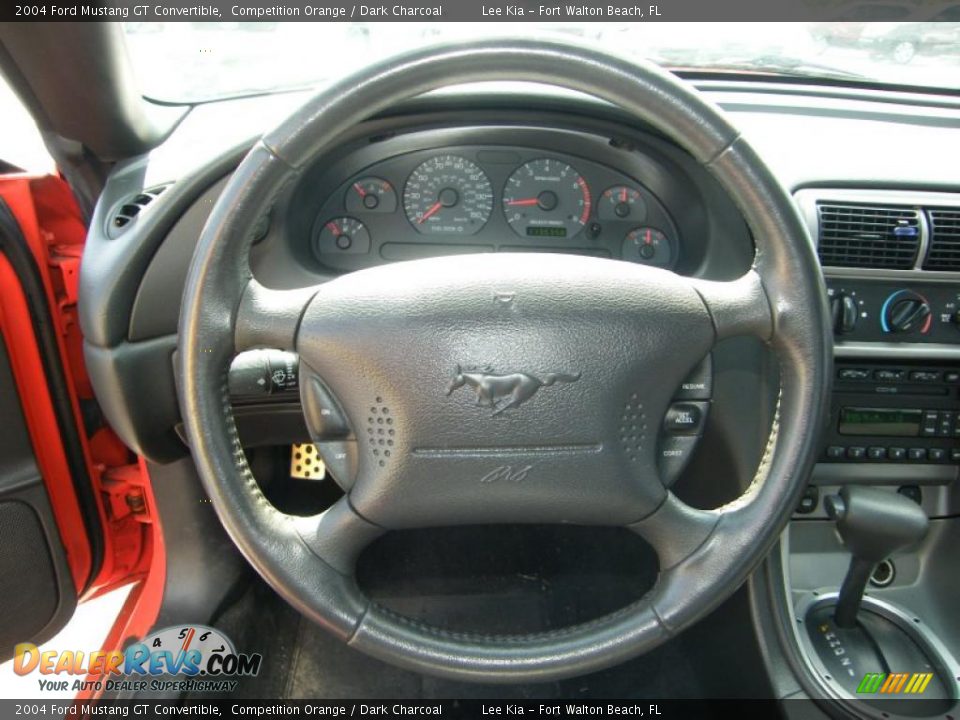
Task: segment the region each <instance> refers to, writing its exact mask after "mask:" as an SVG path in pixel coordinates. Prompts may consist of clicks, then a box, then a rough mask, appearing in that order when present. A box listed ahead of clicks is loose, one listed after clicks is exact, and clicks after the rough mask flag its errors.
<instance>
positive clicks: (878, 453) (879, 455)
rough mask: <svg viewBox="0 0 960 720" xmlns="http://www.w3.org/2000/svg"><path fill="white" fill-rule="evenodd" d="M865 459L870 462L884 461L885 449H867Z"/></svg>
mask: <svg viewBox="0 0 960 720" xmlns="http://www.w3.org/2000/svg"><path fill="white" fill-rule="evenodd" d="M867 457H868V458H870V459H871V460H885V459H886V457H887V449H886V448H885V447H869V448H867Z"/></svg>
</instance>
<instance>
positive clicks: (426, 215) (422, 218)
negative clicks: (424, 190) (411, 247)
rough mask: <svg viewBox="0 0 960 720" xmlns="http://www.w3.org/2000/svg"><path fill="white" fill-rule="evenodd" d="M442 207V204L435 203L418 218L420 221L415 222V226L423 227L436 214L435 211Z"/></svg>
mask: <svg viewBox="0 0 960 720" xmlns="http://www.w3.org/2000/svg"><path fill="white" fill-rule="evenodd" d="M442 207H443V203H442V202H439V201H437V202H435V203H434V204H433V205H431V206H430V209H429V210H427V211H426V212H425V213H424V214H423V215H421V216H420V219H419V220H417V225H423V224H424V223H425V222H426V221H427V220H428V219H429V218H431V217H432V216H433V215H436V214H437V210H439V209H440V208H442Z"/></svg>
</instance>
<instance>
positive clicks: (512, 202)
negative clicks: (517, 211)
mask: <svg viewBox="0 0 960 720" xmlns="http://www.w3.org/2000/svg"><path fill="white" fill-rule="evenodd" d="M539 202H540V201H539V200H538V199H537V198H527V199H526V200H507V205H536V204H537V203H539Z"/></svg>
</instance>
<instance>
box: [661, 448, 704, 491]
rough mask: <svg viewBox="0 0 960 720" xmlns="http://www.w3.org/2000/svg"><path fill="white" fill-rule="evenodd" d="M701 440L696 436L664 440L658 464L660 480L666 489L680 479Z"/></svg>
mask: <svg viewBox="0 0 960 720" xmlns="http://www.w3.org/2000/svg"><path fill="white" fill-rule="evenodd" d="M699 439H700V438H698V437H696V436H695V435H673V436H666V437H664V438H663V442H662V443H661V444H660V453H659V458H658V461H659V462H658V464H659V467H660V479H661V480H663V484H664V485H665V486H666V487H670V486H671V485H673V484H674V483H675V482H676V481H677V478H678V477H680V473H682V472H683V469H684V468H685V467H686V466H687V463H689V462H690V458H691V457H692V456H693V449H694V448H695V447H696V446H697V441H698V440H699Z"/></svg>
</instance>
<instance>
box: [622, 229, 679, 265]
mask: <svg viewBox="0 0 960 720" xmlns="http://www.w3.org/2000/svg"><path fill="white" fill-rule="evenodd" d="M673 256H674V252H673V246H672V243H671V242H670V239H669V238H668V237H667V235H666V234H665V233H664V232H663V231H661V230H657V229H656V228H651V227H640V228H636V229H634V230H631V231H630V232H628V233H627V236H626V237H625V238H624V239H623V259H624V260H627V261H629V262H636V263H643V264H644V265H654V266H656V267H669V266H671V265H672V264H673Z"/></svg>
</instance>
